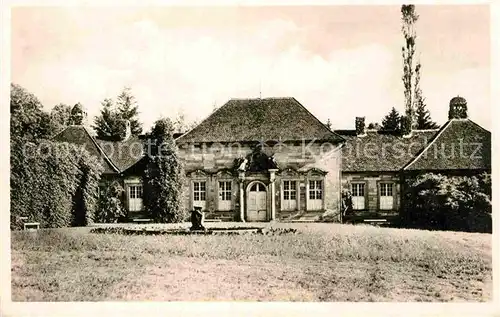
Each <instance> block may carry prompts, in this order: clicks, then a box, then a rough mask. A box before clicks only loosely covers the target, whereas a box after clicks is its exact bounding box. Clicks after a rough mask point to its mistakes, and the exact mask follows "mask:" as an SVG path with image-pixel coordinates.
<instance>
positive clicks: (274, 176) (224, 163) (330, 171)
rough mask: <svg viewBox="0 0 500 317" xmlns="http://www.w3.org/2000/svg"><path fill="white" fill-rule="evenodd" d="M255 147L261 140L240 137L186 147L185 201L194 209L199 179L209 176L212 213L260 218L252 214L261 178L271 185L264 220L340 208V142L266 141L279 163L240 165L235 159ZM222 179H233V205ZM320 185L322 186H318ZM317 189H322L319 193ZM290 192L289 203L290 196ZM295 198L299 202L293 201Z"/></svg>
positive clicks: (209, 212)
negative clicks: (226, 197) (255, 166)
mask: <svg viewBox="0 0 500 317" xmlns="http://www.w3.org/2000/svg"><path fill="white" fill-rule="evenodd" d="M254 149H255V145H253V146H252V145H250V144H246V145H239V144H238V145H236V144H235V143H234V144H225V145H222V144H211V145H191V146H185V147H180V148H179V155H180V157H181V158H182V160H183V163H184V169H185V171H186V175H187V178H186V183H185V192H187V193H188V194H187V195H185V199H184V205H185V207H186V208H187V209H188V210H191V209H192V208H193V207H194V206H195V204H196V202H195V197H194V195H195V191H196V190H199V185H198V184H196V185H195V183H198V182H204V183H205V188H204V191H205V196H206V197H205V202H204V203H203V204H204V209H205V211H206V212H207V218H208V219H209V218H220V219H223V220H245V221H255V215H251V214H250V210H249V208H250V207H249V204H250V203H251V202H250V201H249V200H250V199H251V195H252V194H251V191H252V186H254V185H255V184H257V183H258V184H261V185H263V186H264V189H265V209H264V210H265V211H264V210H263V211H259V212H265V216H264V215H263V214H261V215H258V216H257V219H258V220H260V221H269V220H273V219H283V218H286V217H288V216H290V215H292V214H299V213H300V214H304V213H312V212H316V213H318V212H323V211H325V210H335V211H338V210H339V208H340V177H341V172H340V168H341V165H340V164H341V157H340V155H341V150H340V146H339V145H333V144H327V143H320V142H317V143H314V142H313V143H311V142H305V141H304V142H295V143H292V142H290V143H286V144H280V145H275V146H264V147H263V148H262V152H263V153H264V154H265V155H267V156H268V157H272V158H274V160H275V161H276V163H277V165H278V168H276V169H270V170H261V171H239V170H238V166H235V162H236V161H237V160H238V159H241V158H244V157H247V156H249V155H250V154H251V153H252V151H254ZM313 181H314V182H313ZM220 182H229V183H230V184H231V185H230V197H231V199H230V204H229V207H228V204H227V202H223V201H222V200H221V196H222V195H225V194H223V193H222V191H224V190H221V188H220V187H221V186H227V185H221V183H220ZM285 182H287V187H288V192H287V194H285ZM311 182H312V183H311ZM292 183H293V184H292ZM318 183H319V184H318ZM195 186H196V189H195ZM314 187H321V189H320V190H315V189H314ZM290 188H293V190H292V191H293V192H294V193H292V194H290ZM226 191H227V188H226ZM316 191H319V192H320V194H316ZM310 192H314V193H310ZM197 195H199V194H197ZM290 195H291V197H288V199H287V202H286V206H285V200H286V199H285V196H290ZM316 195H318V196H319V197H321V199H310V198H311V197H313V198H317V197H318V196H316ZM262 197H264V194H262ZM290 198H295V199H290ZM289 200H293V202H292V203H290V202H289ZM221 204H224V208H220V205H221Z"/></svg>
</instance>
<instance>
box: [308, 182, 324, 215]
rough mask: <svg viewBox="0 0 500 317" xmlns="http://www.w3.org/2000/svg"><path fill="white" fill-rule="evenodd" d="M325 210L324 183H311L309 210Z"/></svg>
mask: <svg viewBox="0 0 500 317" xmlns="http://www.w3.org/2000/svg"><path fill="white" fill-rule="evenodd" d="M322 208H323V181H322V180H310V181H309V199H308V200H307V209H308V210H321V209H322Z"/></svg>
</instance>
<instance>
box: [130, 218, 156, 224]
mask: <svg viewBox="0 0 500 317" xmlns="http://www.w3.org/2000/svg"><path fill="white" fill-rule="evenodd" d="M132 221H133V222H135V223H150V222H151V221H152V220H151V219H141V218H136V219H132Z"/></svg>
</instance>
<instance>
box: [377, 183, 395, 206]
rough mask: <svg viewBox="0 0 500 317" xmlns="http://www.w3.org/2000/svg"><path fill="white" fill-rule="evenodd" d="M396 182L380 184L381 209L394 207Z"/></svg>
mask: <svg viewBox="0 0 500 317" xmlns="http://www.w3.org/2000/svg"><path fill="white" fill-rule="evenodd" d="M393 194H394V183H381V184H380V209H381V210H392V209H393V208H394V195H393Z"/></svg>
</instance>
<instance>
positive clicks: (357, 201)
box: [351, 183, 365, 210]
mask: <svg viewBox="0 0 500 317" xmlns="http://www.w3.org/2000/svg"><path fill="white" fill-rule="evenodd" d="M351 193H352V208H353V209H354V210H363V209H365V183H352V184H351Z"/></svg>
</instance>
